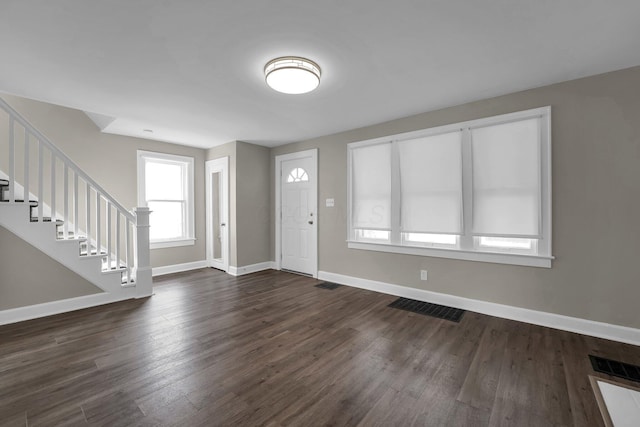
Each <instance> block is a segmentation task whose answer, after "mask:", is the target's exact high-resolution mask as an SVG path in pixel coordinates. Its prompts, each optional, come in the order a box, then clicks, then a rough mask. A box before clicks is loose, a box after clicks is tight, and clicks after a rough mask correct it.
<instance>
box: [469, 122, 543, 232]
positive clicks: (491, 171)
mask: <svg viewBox="0 0 640 427" xmlns="http://www.w3.org/2000/svg"><path fill="white" fill-rule="evenodd" d="M471 138H472V139H471V141H472V155H473V226H472V231H473V234H474V235H499V236H519V237H530V238H538V237H540V119H539V118H534V119H527V120H521V121H517V122H512V123H506V124H499V125H493V126H487V127H482V128H477V129H472V130H471Z"/></svg>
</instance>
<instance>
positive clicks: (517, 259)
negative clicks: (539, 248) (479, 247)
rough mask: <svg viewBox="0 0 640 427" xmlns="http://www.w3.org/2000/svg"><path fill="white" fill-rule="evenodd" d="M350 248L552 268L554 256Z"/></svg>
mask: <svg viewBox="0 0 640 427" xmlns="http://www.w3.org/2000/svg"><path fill="white" fill-rule="evenodd" d="M347 247H348V248H349V249H362V250H367V251H377V252H390V253H396V254H407V255H421V256H429V257H435V258H450V259H460V260H465V261H479V262H491V263H496V264H510V265H524V266H528V267H542V268H551V261H552V260H553V259H554V257H552V256H540V255H521V254H513V253H511V254H510V253H504V252H500V253H497V252H480V251H463V250H460V249H442V248H420V247H413V246H397V245H390V244H388V243H370V242H366V243H365V242H355V241H347Z"/></svg>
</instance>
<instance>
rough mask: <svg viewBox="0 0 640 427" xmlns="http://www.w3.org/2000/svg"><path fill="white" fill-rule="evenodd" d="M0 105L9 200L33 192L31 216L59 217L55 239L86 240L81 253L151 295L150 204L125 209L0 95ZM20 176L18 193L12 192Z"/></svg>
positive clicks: (23, 200) (1, 164) (24, 199)
mask: <svg viewBox="0 0 640 427" xmlns="http://www.w3.org/2000/svg"><path fill="white" fill-rule="evenodd" d="M0 108H1V109H2V110H3V111H4V112H5V113H6V116H5V117H2V118H1V119H0V129H1V128H2V127H7V128H8V129H7V133H6V135H8V141H7V142H8V144H4V143H2V142H1V140H2V139H4V138H3V137H2V136H1V135H0V148H2V150H3V151H4V149H5V148H3V147H6V151H5V152H4V153H0V169H3V168H5V167H6V169H5V170H8V181H9V187H8V202H9V203H26V204H29V203H30V198H32V197H35V200H37V201H38V205H37V208H36V209H35V210H36V212H35V215H34V213H33V210H32V214H31V216H32V218H31V221H33V222H46V221H62V224H61V227H60V228H61V230H59V231H58V238H59V239H77V240H81V241H84V246H85V248H83V249H82V250H81V253H80V255H81V256H99V257H102V258H103V265H106V270H113V269H118V270H122V279H123V280H122V282H123V284H126V285H129V286H130V285H133V284H135V286H137V287H140V289H138V290H137V292H136V295H137V296H146V295H151V266H150V256H149V209H148V208H141V207H138V208H136V209H135V210H134V212H130V211H128V210H127V209H126V208H124V207H123V206H122V205H121V204H120V203H119V202H118V201H117V200H116V199H115V198H114V197H112V196H111V195H110V194H109V193H108V192H107V191H105V190H104V189H103V188H102V187H101V186H100V185H99V184H98V183H97V182H95V181H94V180H93V179H92V178H91V177H90V176H89V175H88V174H87V173H85V172H84V171H83V170H82V169H81V168H80V167H79V166H78V165H77V164H75V163H74V162H73V161H72V160H71V159H70V158H69V157H68V156H67V155H66V154H64V153H63V152H62V151H61V150H60V149H59V148H58V147H57V146H56V145H54V144H53V143H52V142H51V141H50V140H49V139H48V138H47V137H46V136H44V135H43V134H42V133H40V131H38V130H37V129H36V128H35V127H34V126H33V125H31V124H30V123H29V122H28V121H27V120H26V119H25V118H24V117H22V116H21V115H20V114H19V113H18V112H17V111H16V110H14V109H13V108H12V107H11V106H10V105H9V104H7V103H6V102H5V101H4V100H3V99H2V98H0ZM5 153H6V156H5V155H4V154H5ZM3 157H4V158H5V159H6V161H4V160H2V158H3ZM114 173H115V174H117V173H118V172H117V170H115V171H114ZM46 179H48V180H49V181H50V182H49V183H46V182H45V180H46ZM18 180H20V181H21V183H22V188H23V190H22V193H23V194H22V195H20V194H18V193H17V192H16V187H17V186H16V184H17V181H18ZM34 183H35V184H34ZM5 194H6V192H5ZM45 207H48V209H47V210H48V211H49V217H47V216H46V210H45ZM70 227H72V229H70ZM81 234H84V236H81ZM85 239H86V240H85Z"/></svg>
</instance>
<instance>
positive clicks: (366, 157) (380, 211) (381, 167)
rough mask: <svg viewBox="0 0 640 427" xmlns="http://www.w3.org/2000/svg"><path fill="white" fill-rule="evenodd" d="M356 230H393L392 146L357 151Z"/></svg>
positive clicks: (354, 151)
mask: <svg viewBox="0 0 640 427" xmlns="http://www.w3.org/2000/svg"><path fill="white" fill-rule="evenodd" d="M351 159H352V162H353V164H352V175H351V176H352V180H353V182H352V188H353V193H352V203H353V212H352V215H353V227H354V228H366V229H376V230H389V229H390V228H391V143H384V144H377V145H372V146H368V147H360V148H354V149H352V151H351Z"/></svg>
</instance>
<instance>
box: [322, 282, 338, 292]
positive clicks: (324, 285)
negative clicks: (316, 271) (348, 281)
mask: <svg viewBox="0 0 640 427" xmlns="http://www.w3.org/2000/svg"><path fill="white" fill-rule="evenodd" d="M340 286H342V285H339V284H337V283H331V282H324V283H320V284H319V285H315V287H316V288H320V289H329V290H334V289H338V288H339V287H340Z"/></svg>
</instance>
